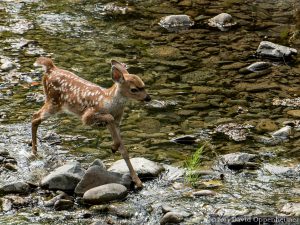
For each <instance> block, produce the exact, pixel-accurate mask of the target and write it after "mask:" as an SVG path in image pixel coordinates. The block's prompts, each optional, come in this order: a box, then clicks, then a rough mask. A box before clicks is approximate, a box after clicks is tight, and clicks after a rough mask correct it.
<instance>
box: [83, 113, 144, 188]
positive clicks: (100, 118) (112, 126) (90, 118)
mask: <svg viewBox="0 0 300 225" xmlns="http://www.w3.org/2000/svg"><path fill="white" fill-rule="evenodd" d="M82 121H83V123H84V124H87V125H104V124H106V126H107V128H108V130H109V131H110V134H111V137H112V139H113V142H114V145H113V146H115V148H117V149H118V150H119V151H120V153H121V155H122V157H123V159H124V160H125V162H126V164H127V167H128V169H129V172H130V175H131V178H132V180H133V182H134V183H135V185H136V186H137V188H142V187H143V183H142V181H141V180H140V178H139V177H138V175H137V174H136V172H135V170H134V169H133V166H132V164H131V162H130V159H129V155H128V152H127V150H126V149H125V147H124V144H123V141H122V139H121V135H120V133H119V130H118V128H117V125H116V123H115V120H114V118H113V116H112V115H110V114H108V113H99V112H98V113H95V111H94V110H92V109H91V110H88V111H87V112H86V113H84V115H83V116H82Z"/></svg>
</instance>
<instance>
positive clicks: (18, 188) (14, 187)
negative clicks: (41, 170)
mask: <svg viewBox="0 0 300 225" xmlns="http://www.w3.org/2000/svg"><path fill="white" fill-rule="evenodd" d="M29 191H30V187H29V185H28V184H27V183H26V182H23V181H18V182H15V183H9V184H6V185H3V186H2V187H0V193H4V194H9V193H21V194H26V193H29Z"/></svg>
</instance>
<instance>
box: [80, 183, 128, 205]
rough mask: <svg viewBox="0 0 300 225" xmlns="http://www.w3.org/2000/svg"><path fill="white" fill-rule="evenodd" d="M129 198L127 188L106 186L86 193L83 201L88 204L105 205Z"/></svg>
mask: <svg viewBox="0 0 300 225" xmlns="http://www.w3.org/2000/svg"><path fill="white" fill-rule="evenodd" d="M126 196H127V188H126V187H125V186H123V185H121V184H114V183H112V184H105V185H101V186H98V187H95V188H92V189H90V190H88V191H87V192H85V193H84V195H83V200H84V201H85V202H86V203H88V204H103V203H107V202H110V201H114V200H121V199H123V198H125V197H126Z"/></svg>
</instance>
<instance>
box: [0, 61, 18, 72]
mask: <svg viewBox="0 0 300 225" xmlns="http://www.w3.org/2000/svg"><path fill="white" fill-rule="evenodd" d="M0 63H1V66H0V69H1V70H2V71H4V72H8V71H10V70H12V69H14V68H16V64H15V63H13V62H12V61H10V60H9V59H8V58H2V59H1V60H0Z"/></svg>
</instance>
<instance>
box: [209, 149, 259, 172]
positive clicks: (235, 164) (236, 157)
mask: <svg viewBox="0 0 300 225" xmlns="http://www.w3.org/2000/svg"><path fill="white" fill-rule="evenodd" d="M257 158H258V156H257V155H254V154H249V153H243V152H236V153H229V154H226V155H223V156H221V157H219V159H218V161H217V164H216V166H215V167H214V168H215V169H217V170H220V169H221V171H222V170H224V169H225V168H228V169H231V170H239V169H244V168H254V169H256V168H257V167H258V164H256V163H255V161H256V159H257Z"/></svg>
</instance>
